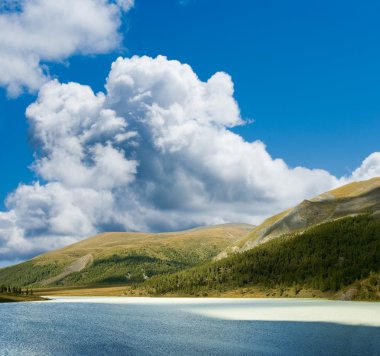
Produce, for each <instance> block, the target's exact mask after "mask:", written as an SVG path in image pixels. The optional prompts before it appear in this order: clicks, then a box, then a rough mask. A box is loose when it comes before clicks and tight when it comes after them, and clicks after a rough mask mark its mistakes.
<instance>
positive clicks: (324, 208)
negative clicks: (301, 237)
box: [230, 177, 380, 251]
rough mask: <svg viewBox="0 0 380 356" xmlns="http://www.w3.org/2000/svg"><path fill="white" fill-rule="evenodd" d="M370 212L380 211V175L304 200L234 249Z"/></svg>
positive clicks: (277, 216) (257, 230)
mask: <svg viewBox="0 0 380 356" xmlns="http://www.w3.org/2000/svg"><path fill="white" fill-rule="evenodd" d="M367 211H373V212H377V211H380V177H377V178H373V179H370V180H366V181H361V182H354V183H350V184H347V185H345V186H343V187H340V188H337V189H334V190H331V191H329V192H326V193H323V194H321V195H318V196H317V197H315V198H313V199H310V200H304V201H303V202H302V203H300V204H298V205H297V206H295V207H294V208H292V209H288V210H285V211H283V212H282V213H280V214H277V215H275V216H273V217H270V218H269V219H267V220H265V221H264V222H263V223H262V224H261V225H259V226H257V227H255V228H254V229H253V230H252V231H251V232H250V233H249V234H248V235H247V236H246V237H245V238H243V239H241V240H240V241H239V242H238V243H237V244H236V245H235V247H233V248H231V249H230V250H231V251H239V250H249V249H251V248H253V247H255V246H257V245H259V244H261V243H265V242H266V241H269V240H271V239H273V238H276V237H279V236H281V235H283V234H286V233H289V232H293V231H296V230H301V231H302V230H304V229H306V228H308V227H310V226H312V225H316V224H320V223H322V222H325V221H329V220H334V219H338V218H341V217H344V216H349V215H355V214H360V213H364V212H367Z"/></svg>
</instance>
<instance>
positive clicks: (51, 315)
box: [0, 297, 380, 355]
mask: <svg viewBox="0 0 380 356" xmlns="http://www.w3.org/2000/svg"><path fill="white" fill-rule="evenodd" d="M0 354H1V355H113V354H115V355H316V354H320V355H322V354H323V355H380V304H379V303H362V302H338V301H325V300H300V299H179V298H173V299H168V298H167V299H164V298H117V297H104V298H98V297H93V298H79V297H78V298H77V297H72V298H57V299H56V300H52V301H49V302H33V303H10V304H0Z"/></svg>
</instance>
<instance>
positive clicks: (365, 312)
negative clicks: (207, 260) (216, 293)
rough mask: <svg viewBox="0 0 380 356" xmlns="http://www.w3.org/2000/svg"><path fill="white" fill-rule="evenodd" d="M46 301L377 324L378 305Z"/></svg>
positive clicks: (222, 316) (322, 301)
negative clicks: (177, 308) (176, 308)
mask: <svg viewBox="0 0 380 356" xmlns="http://www.w3.org/2000/svg"><path fill="white" fill-rule="evenodd" d="M45 298H49V300H48V301H46V303H57V304H61V303H63V304H64V303H83V304H86V303H89V304H92V303H96V304H108V305H112V304H114V305H126V306H127V305H130V306H140V307H144V306H145V307H160V306H165V307H174V308H175V307H179V308H181V310H184V311H186V312H190V313H193V314H197V315H199V316H202V317H207V318H213V319H219V320H235V321H272V322H314V323H315V322H318V323H336V324H342V325H354V326H356V325H365V326H371V327H380V304H379V303H374V302H359V303H358V302H354V301H339V300H327V299H315V298H178V297H172V298H166V297H122V296H120V297H96V296H95V297H57V296H48V295H46V296H45Z"/></svg>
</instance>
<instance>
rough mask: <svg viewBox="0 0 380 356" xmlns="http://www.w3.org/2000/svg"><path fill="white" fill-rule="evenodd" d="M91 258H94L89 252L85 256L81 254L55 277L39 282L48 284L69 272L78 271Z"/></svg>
mask: <svg viewBox="0 0 380 356" xmlns="http://www.w3.org/2000/svg"><path fill="white" fill-rule="evenodd" d="M93 260H94V257H93V256H92V255H91V253H89V254H87V255H85V256H82V257H81V258H78V259H77V260H75V261H74V262H73V263H72V264H71V265H69V266H67V267H66V268H65V270H64V271H63V272H62V273H60V274H59V275H57V276H55V277H51V278H48V279H45V280H44V281H42V282H41V283H40V285H41V286H47V285H49V284H52V283H55V282H58V281H60V280H61V279H63V278H65V277H67V276H68V275H69V274H71V273H74V272H80V271H82V270H83V269H84V268H86V267H87V266H88V265H89V264H90V263H91V262H92V261H93Z"/></svg>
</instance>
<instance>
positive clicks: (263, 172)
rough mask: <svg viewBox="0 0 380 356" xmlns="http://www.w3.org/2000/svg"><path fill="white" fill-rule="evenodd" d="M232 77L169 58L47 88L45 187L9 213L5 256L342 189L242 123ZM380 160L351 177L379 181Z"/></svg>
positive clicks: (43, 100) (242, 216)
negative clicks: (100, 79)
mask: <svg viewBox="0 0 380 356" xmlns="http://www.w3.org/2000/svg"><path fill="white" fill-rule="evenodd" d="M233 91H234V89H233V83H232V80H231V78H230V76H229V75H227V74H226V73H216V74H215V75H213V76H212V77H211V78H210V79H209V80H208V81H207V82H203V81H201V80H200V79H199V78H198V77H197V75H196V74H195V73H194V72H193V70H192V68H191V67H190V66H189V65H186V64H181V63H180V62H178V61H173V60H168V59H167V58H165V57H162V56H159V57H157V58H149V57H137V56H135V57H132V58H126V59H123V58H119V59H117V60H116V61H115V62H114V63H113V65H112V69H111V72H110V74H109V76H108V78H107V82H106V92H105V93H97V94H95V93H94V92H93V91H92V89H91V88H90V87H88V86H84V85H79V84H77V83H68V84H61V83H59V82H58V81H56V80H54V81H50V82H48V83H47V84H45V85H44V86H43V87H42V88H41V90H40V92H39V95H38V99H37V100H36V102H35V103H33V104H32V105H30V106H29V107H28V109H27V112H26V114H27V117H28V120H29V122H30V126H31V136H32V138H33V140H34V142H35V145H36V146H37V150H36V160H35V162H34V164H33V169H34V170H35V172H36V173H37V175H38V176H39V177H40V179H41V181H40V182H35V183H34V184H31V185H20V186H19V187H18V189H17V190H16V191H15V192H14V193H12V194H11V195H10V196H9V197H8V199H7V202H6V203H7V208H8V211H7V212H3V213H0V258H6V259H8V260H9V256H13V258H25V257H28V256H30V255H33V254H36V253H38V252H42V251H45V250H49V249H52V248H55V247H58V246H62V245H64V244H68V243H70V242H74V241H77V240H79V239H82V238H84V237H87V236H89V235H92V234H95V233H97V232H99V231H106V230H108V231H109V230H144V231H146V230H151V231H162V230H174V229H182V228H186V227H190V226H194V225H201V224H216V223H223V222H250V223H258V222H260V220H262V219H263V218H264V217H266V216H268V215H271V214H273V213H275V212H278V211H280V210H282V209H284V208H287V207H289V206H291V205H293V204H296V203H297V202H299V201H300V200H302V199H304V198H308V197H311V196H314V195H316V194H319V193H321V192H323V191H326V190H328V189H331V188H333V187H335V186H338V185H339V184H341V183H342V181H341V180H339V179H337V178H336V177H334V176H332V175H331V174H329V173H328V172H327V171H324V170H319V169H316V170H310V169H306V168H303V167H296V168H290V167H288V166H287V165H286V163H285V162H284V161H283V160H281V159H273V158H272V157H271V156H270V155H269V154H268V152H267V151H266V148H265V145H264V144H263V143H262V142H260V141H255V142H247V141H245V140H244V139H243V138H242V137H241V136H239V135H237V134H235V133H233V132H232V131H230V130H229V128H231V127H234V126H236V125H241V124H244V121H243V119H242V118H241V116H240V112H239V107H238V105H237V103H236V101H235V100H234V96H233ZM379 157H380V154H379V153H375V154H373V155H371V156H370V157H368V158H367V159H366V160H365V161H364V163H363V165H362V166H361V167H360V168H358V170H356V171H355V172H354V173H353V176H352V177H351V178H344V179H345V180H346V181H347V180H349V179H361V178H368V177H370V176H373V175H378V174H379V167H380V162H379V160H380V159H379Z"/></svg>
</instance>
